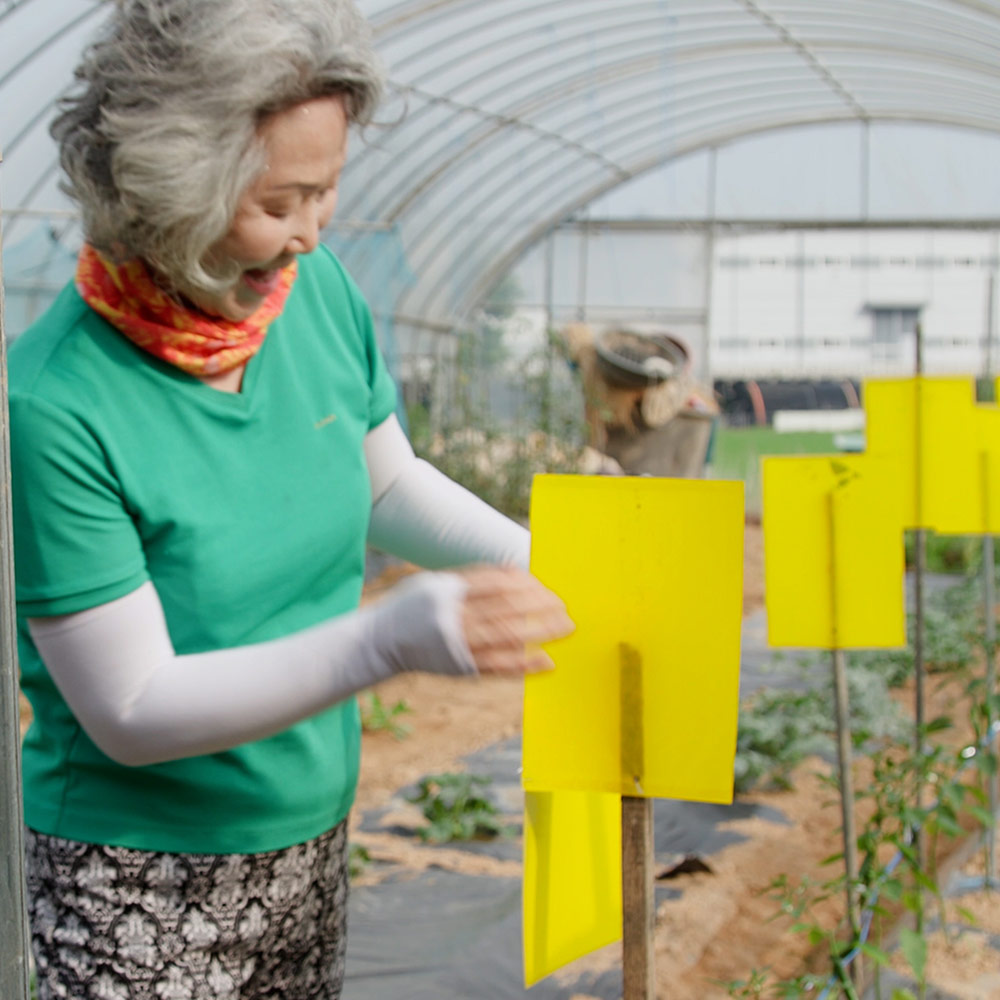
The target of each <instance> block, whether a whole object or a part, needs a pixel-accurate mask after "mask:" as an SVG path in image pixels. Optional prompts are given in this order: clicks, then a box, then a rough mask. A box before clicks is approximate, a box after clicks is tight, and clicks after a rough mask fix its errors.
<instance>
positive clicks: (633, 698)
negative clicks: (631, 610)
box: [619, 642, 656, 1000]
mask: <svg viewBox="0 0 1000 1000" xmlns="http://www.w3.org/2000/svg"><path fill="white" fill-rule="evenodd" d="M619 655H620V657H621V702H620V705H621V763H622V785H623V787H624V788H627V789H634V790H635V791H636V792H637V793H638V794H637V795H622V973H623V977H624V983H623V986H624V994H623V1000H656V935H655V930H656V907H655V904H654V887H653V802H652V800H651V799H647V798H645V797H644V796H643V794H642V781H643V774H644V771H645V765H644V755H645V748H644V745H643V743H644V740H643V712H642V659H641V658H640V656H639V653H638V651H637V650H636V649H635V648H634V647H632V646H630V645H628V643H624V642H623V643H622V644H621V645H620V647H619Z"/></svg>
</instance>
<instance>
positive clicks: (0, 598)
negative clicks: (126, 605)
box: [0, 156, 28, 1000]
mask: <svg viewBox="0 0 1000 1000" xmlns="http://www.w3.org/2000/svg"><path fill="white" fill-rule="evenodd" d="M0 161H2V156H0ZM8 414H9V411H8V408H7V345H6V340H5V337H4V328H3V270H2V263H0V997H2V998H3V1000H28V920H27V914H26V906H25V901H26V890H25V885H24V826H23V822H24V821H23V819H22V813H21V802H22V795H21V726H20V707H19V700H18V690H17V689H18V683H17V677H18V671H17V645H16V635H17V633H16V630H15V625H14V623H15V616H14V559H13V554H12V551H13V542H12V530H11V512H10V505H11V501H10V436H9V433H8V421H9V415H8Z"/></svg>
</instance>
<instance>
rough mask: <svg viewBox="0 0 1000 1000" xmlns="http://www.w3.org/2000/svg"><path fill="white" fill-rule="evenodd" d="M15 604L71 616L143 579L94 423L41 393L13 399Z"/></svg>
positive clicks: (137, 548) (26, 610) (37, 612)
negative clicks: (70, 411) (63, 408)
mask: <svg viewBox="0 0 1000 1000" xmlns="http://www.w3.org/2000/svg"><path fill="white" fill-rule="evenodd" d="M10 437H11V489H12V494H13V503H12V506H13V520H14V562H15V577H16V588H17V601H18V608H19V610H20V611H21V612H22V613H23V614H25V615H28V616H34V617H44V616H47V615H59V614H69V613H72V612H74V611H81V610H83V609H85V608H89V607H94V606H96V605H98V604H104V603H105V602H107V601H110V600H113V599H114V598H116V597H121V596H123V595H124V594H127V593H130V592H131V591H132V590H135V589H136V587H138V586H140V585H141V584H142V583H143V582H145V581H146V580H147V579H148V578H149V575H148V572H147V570H146V560H145V556H144V554H143V550H142V545H141V543H140V539H139V535H138V532H137V531H136V528H135V525H134V523H133V521H132V519H131V517H130V515H129V513H128V511H127V509H126V506H125V503H124V501H123V498H122V495H121V490H120V487H119V485H118V482H117V480H116V478H115V476H114V474H113V472H112V470H111V468H110V467H109V463H108V461H107V457H106V455H105V452H104V449H103V448H102V447H101V444H100V442H99V441H98V439H97V437H96V435H95V434H94V432H93V431H92V429H91V428H89V427H87V426H86V425H85V423H84V422H83V421H82V420H80V419H79V418H78V417H76V416H74V415H73V414H70V413H66V412H64V411H63V410H61V409H59V408H58V407H55V406H53V405H52V404H50V403H48V402H47V401H46V400H44V399H40V398H38V397H34V396H12V397H11V401H10Z"/></svg>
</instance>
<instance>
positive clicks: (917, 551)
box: [913, 320, 927, 933]
mask: <svg viewBox="0 0 1000 1000" xmlns="http://www.w3.org/2000/svg"><path fill="white" fill-rule="evenodd" d="M914 342H915V347H916V375H917V380H916V392H915V395H916V399H915V405H914V415H915V418H916V423H917V426H916V429H915V433H914V445H915V448H914V470H915V473H916V489H917V495H916V500H917V528H916V530H915V531H914V532H913V600H914V604H915V608H914V637H913V692H914V694H913V698H914V747H913V751H914V753H915V754H916V755H917V760H920V758H921V757H922V756H923V753H924V721H925V715H926V712H925V708H924V687H925V667H924V577H925V575H926V573H927V532H926V531H925V530H924V528H923V523H924V510H923V492H924V490H923V429H924V428H923V399H922V392H921V384H920V382H921V379H922V378H923V374H924V332H923V326H922V324H921V323H920V322H919V320H918V321H917V326H916V330H915V331H914ZM923 796H924V789H923V785H922V783H921V782H920V781H919V779H918V781H917V787H916V788H915V789H914V799H915V802H914V804H915V805H916V807H917V808H918V809H919V808H920V807H921V805H922V804H923ZM913 838H914V841H913V849H914V851H915V852H916V858H917V867H918V868H923V865H924V836H923V829H922V828H918V829H917V830H915V831H913ZM919 891H920V889H919V887H918V888H917V892H919ZM923 915H924V911H923V906H920V907H918V908H917V933H922V932H923V929H924V928H923V922H924V921H923Z"/></svg>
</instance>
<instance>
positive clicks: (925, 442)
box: [864, 377, 982, 534]
mask: <svg viewBox="0 0 1000 1000" xmlns="http://www.w3.org/2000/svg"><path fill="white" fill-rule="evenodd" d="M864 403H865V424H866V428H865V435H866V439H867V451H868V453H869V454H870V455H880V456H888V457H892V458H895V459H896V460H897V461H899V463H900V474H901V476H902V479H903V484H904V527H906V528H931V529H934V530H935V531H940V532H945V533H953V534H966V533H971V532H975V531H978V530H979V525H980V524H981V523H982V506H981V494H980V491H979V455H978V448H977V435H976V429H975V425H974V416H973V411H974V408H975V385H974V383H973V381H972V379H971V378H927V377H923V378H911V379H873V380H870V381H866V382H865V384H864ZM918 417H919V420H918Z"/></svg>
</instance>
